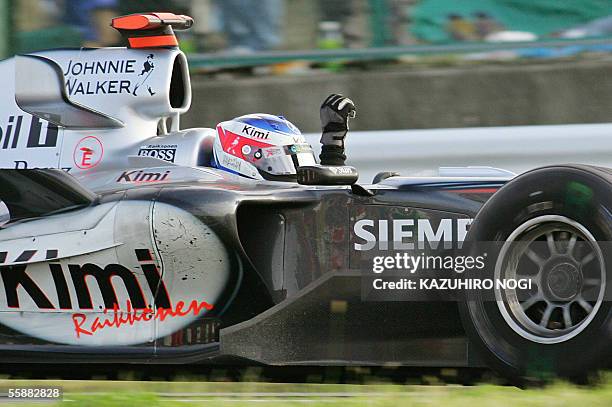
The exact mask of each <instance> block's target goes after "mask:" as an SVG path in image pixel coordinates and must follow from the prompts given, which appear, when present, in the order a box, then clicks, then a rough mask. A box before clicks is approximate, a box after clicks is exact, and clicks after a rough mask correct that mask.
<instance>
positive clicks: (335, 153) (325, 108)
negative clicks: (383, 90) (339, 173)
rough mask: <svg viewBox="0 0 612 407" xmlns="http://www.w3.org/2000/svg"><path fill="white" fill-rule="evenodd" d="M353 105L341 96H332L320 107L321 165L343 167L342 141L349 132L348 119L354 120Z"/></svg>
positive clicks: (354, 111) (354, 110) (349, 100)
mask: <svg viewBox="0 0 612 407" xmlns="http://www.w3.org/2000/svg"><path fill="white" fill-rule="evenodd" d="M356 112H357V110H356V109H355V103H353V101H352V100H351V99H349V98H347V97H344V96H342V95H337V94H332V95H330V96H329V97H328V98H327V99H325V101H324V102H323V104H322V105H321V111H320V114H321V127H322V128H323V134H322V135H321V144H322V147H321V154H320V155H319V159H320V160H321V164H323V165H344V161H345V160H346V155H344V139H345V138H346V134H347V132H348V130H349V119H351V118H354V117H355V115H356Z"/></svg>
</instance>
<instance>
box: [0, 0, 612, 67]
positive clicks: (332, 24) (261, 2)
mask: <svg viewBox="0 0 612 407" xmlns="http://www.w3.org/2000/svg"><path fill="white" fill-rule="evenodd" d="M0 1H1V4H2V5H3V7H2V10H1V11H0V13H2V15H0V17H1V18H2V20H3V23H4V24H3V26H4V27H5V29H7V31H8V32H11V33H14V35H8V36H2V37H1V40H0V41H1V42H2V48H1V50H2V55H3V56H5V57H6V56H8V55H11V54H12V53H16V52H27V51H32V50H38V49H45V48H50V47H67V46H79V45H85V46H109V45H116V44H119V43H120V42H121V41H120V39H119V37H118V35H117V34H116V33H115V32H114V31H113V30H112V29H111V28H110V27H109V25H108V24H109V19H110V18H111V17H112V16H116V15H119V14H128V13H134V12H142V11H154V10H164V11H172V12H176V13H184V14H189V15H191V16H193V17H194V18H195V20H196V22H197V24H196V26H195V27H194V29H193V30H192V31H190V32H188V33H186V34H184V35H182V37H181V39H182V42H183V44H182V47H183V49H185V50H186V51H187V52H189V53H211V52H222V53H223V55H224V56H225V57H231V56H234V55H245V54H252V53H255V52H260V51H272V50H276V51H286V50H315V49H318V50H328V51H329V50H340V49H345V48H348V49H352V50H367V49H370V48H379V47H402V46H410V45H432V44H433V45H436V44H446V45H448V44H461V43H466V42H468V43H473V42H488V43H498V44H499V43H500V42H507V41H546V40H550V39H579V38H608V37H609V36H610V35H611V34H612V17H609V16H611V15H612V1H610V0H560V1H550V0H461V1H457V0H144V1H134V0H0ZM416 50H418V48H416ZM449 50H452V48H448V47H447V48H443V49H441V52H448V51H449ZM350 55H359V53H351V54H350Z"/></svg>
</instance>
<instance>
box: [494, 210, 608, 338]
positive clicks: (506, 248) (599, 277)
mask: <svg viewBox="0 0 612 407" xmlns="http://www.w3.org/2000/svg"><path fill="white" fill-rule="evenodd" d="M536 249H538V250H536ZM547 252H548V253H547ZM529 264H531V266H529ZM519 266H521V267H519ZM605 274H606V269H605V264H604V258H603V254H602V252H601V249H600V247H599V245H598V244H597V241H596V240H595V238H594V237H593V235H592V234H591V233H590V232H589V231H588V230H587V229H586V228H585V227H584V226H582V225H581V224H579V223H578V222H575V221H573V220H571V219H569V218H566V217H563V216H557V215H546V216H541V217H538V218H534V219H531V220H529V221H527V222H525V223H523V224H522V225H521V226H519V227H518V228H517V229H516V230H515V231H514V232H513V233H512V234H511V235H510V236H509V237H508V239H506V241H505V242H504V244H503V246H502V249H501V251H500V254H499V256H498V259H497V263H496V265H495V279H496V280H500V279H515V278H519V279H522V278H527V279H529V280H531V282H532V285H533V287H534V288H533V289H532V290H530V291H528V292H521V293H519V292H518V291H517V290H516V289H509V288H506V289H504V288H501V287H497V286H496V287H495V299H496V302H497V306H498V308H499V310H500V312H501V314H502V316H503V318H504V320H505V321H506V323H507V324H508V325H509V326H510V328H512V329H513V330H514V331H515V332H516V333H518V334H519V335H521V336H522V337H524V338H526V339H528V340H530V341H533V342H536V343H542V344H554V343H560V342H564V341H567V340H569V339H571V338H573V337H575V336H576V335H578V334H579V333H580V332H582V331H584V329H586V328H587V326H588V325H589V324H590V323H591V321H592V320H593V318H594V317H595V315H596V314H597V311H598V310H599V308H600V307H601V304H602V303H603V298H604V293H605V284H606V278H605ZM585 290H590V293H591V295H590V296H589V297H588V300H587V299H585V298H584V295H583V294H584V292H585ZM593 290H596V295H592V294H593Z"/></svg>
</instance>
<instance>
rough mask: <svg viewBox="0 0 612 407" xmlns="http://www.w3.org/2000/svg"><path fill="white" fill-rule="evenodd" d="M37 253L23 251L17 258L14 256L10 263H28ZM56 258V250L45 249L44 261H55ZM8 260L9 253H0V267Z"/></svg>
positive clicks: (34, 251)
mask: <svg viewBox="0 0 612 407" xmlns="http://www.w3.org/2000/svg"><path fill="white" fill-rule="evenodd" d="M37 252H38V250H24V251H23V252H21V254H20V255H19V256H15V257H14V260H13V261H12V262H10V263H27V262H28V261H30V260H32V258H33V257H34V255H36V253H37ZM57 257H58V250H57V249H47V252H46V255H45V260H53V259H57ZM9 259H11V256H9V252H0V265H2V264H5V263H7V260H9Z"/></svg>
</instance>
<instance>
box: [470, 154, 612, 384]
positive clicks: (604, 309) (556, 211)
mask: <svg viewBox="0 0 612 407" xmlns="http://www.w3.org/2000/svg"><path fill="white" fill-rule="evenodd" d="M468 241H469V243H470V244H471V247H472V250H476V249H475V248H476V247H477V246H480V248H482V247H483V246H482V245H479V244H478V243H477V242H496V243H495V244H494V246H495V249H493V252H494V253H488V255H489V256H490V257H489V261H488V262H487V266H486V268H485V270H484V272H485V273H486V275H487V277H500V276H501V277H504V276H506V277H508V276H510V277H512V275H513V274H512V273H515V274H514V275H515V276H516V275H517V274H518V272H517V270H519V264H521V265H523V264H528V263H529V262H531V264H532V266H530V267H531V268H532V269H533V270H534V271H532V272H531V273H532V274H530V275H529V277H528V278H530V279H532V280H533V281H535V282H537V285H536V286H535V287H536V288H534V290H533V293H532V295H530V296H528V297H524V298H517V296H516V295H514V294H513V293H512V292H511V291H509V290H504V291H502V290H499V291H495V293H494V294H495V297H494V298H495V300H493V299H492V298H491V297H487V298H485V295H484V294H483V293H482V292H476V293H474V292H471V293H470V294H469V295H468V294H466V301H465V302H462V303H461V304H460V307H459V308H460V313H461V317H462V321H463V325H464V328H465V331H466V334H467V335H468V337H469V339H470V343H471V344H473V345H474V346H475V347H476V349H477V350H478V351H479V353H480V354H481V355H482V356H483V357H484V359H485V360H486V361H487V362H488V364H489V365H490V366H491V367H492V368H494V369H495V370H496V371H498V372H499V373H501V374H502V375H504V376H506V377H508V378H510V379H512V380H514V381H517V380H520V379H521V378H526V377H537V378H540V379H542V378H543V379H546V378H548V377H550V376H552V375H554V376H563V377H567V378H572V377H586V376H587V375H589V374H591V373H593V372H595V371H596V370H597V369H598V368H601V367H609V366H610V365H611V357H612V352H611V349H612V309H611V302H610V292H611V291H610V285H611V281H610V276H611V273H612V257H611V255H612V250H610V246H611V244H612V175H611V173H610V171H609V170H606V169H601V168H596V167H588V166H578V165H575V166H556V167H546V168H541V169H537V170H533V171H530V172H528V173H526V174H523V175H521V176H519V177H517V178H516V179H514V180H512V181H511V182H509V183H508V184H507V185H505V186H504V187H503V188H501V189H500V190H499V191H498V192H497V193H496V194H495V195H494V196H493V197H492V198H491V199H490V200H489V201H488V202H487V203H486V204H485V205H484V206H483V208H482V209H481V211H480V212H479V213H478V215H477V216H476V219H475V220H474V222H473V224H472V227H471V228H470V232H469V234H468ZM510 242H513V243H512V244H510ZM516 242H520V243H516ZM534 242H541V244H542V245H543V247H545V248H546V247H547V248H548V249H545V250H544V251H540V252H538V253H536V254H535V255H534V250H532V249H531V248H530V244H534ZM576 242H579V243H578V244H579V246H576V244H577V243H576ZM537 244H540V243H537ZM487 247H490V246H487ZM517 247H518V249H517ZM538 247H541V246H538ZM575 247H578V248H579V249H575ZM546 250H548V251H546ZM574 252H580V253H574ZM491 254H493V256H494V257H491ZM513 256H515V257H513ZM516 256H519V257H516ZM520 256H523V257H520ZM525 256H527V257H528V258H529V259H528V260H523V259H524V258H525ZM521 261H526V262H527V263H520V262H521ZM583 263H584V264H583ZM521 267H522V266H521ZM505 273H506V274H505ZM507 273H510V274H507ZM589 284H590V285H591V286H589ZM585 290H590V291H588V292H589V293H590V295H592V298H591V297H588V301H587V300H585V298H587V297H586V296H584V293H585V292H586V291H585ZM593 293H595V295H593Z"/></svg>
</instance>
